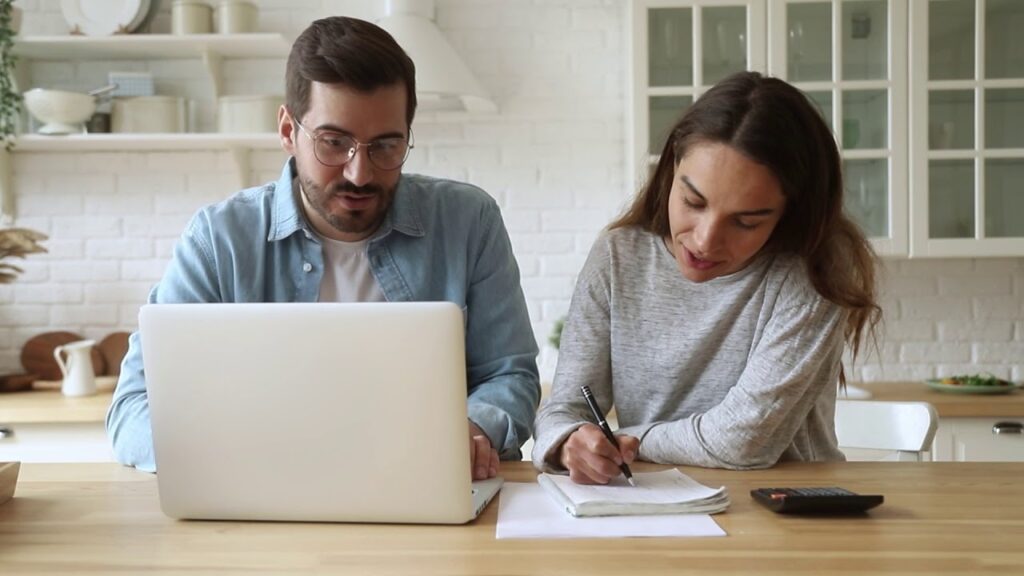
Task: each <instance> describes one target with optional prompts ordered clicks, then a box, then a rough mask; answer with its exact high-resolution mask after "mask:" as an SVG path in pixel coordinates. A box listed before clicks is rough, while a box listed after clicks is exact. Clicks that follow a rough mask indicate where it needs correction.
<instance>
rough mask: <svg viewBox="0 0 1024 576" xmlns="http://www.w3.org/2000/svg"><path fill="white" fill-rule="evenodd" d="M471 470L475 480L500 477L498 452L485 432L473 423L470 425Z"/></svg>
mask: <svg viewBox="0 0 1024 576" xmlns="http://www.w3.org/2000/svg"><path fill="white" fill-rule="evenodd" d="M469 470H470V473H471V474H472V475H473V480H486V479H488V478H494V477H495V476H497V475H498V451H497V450H495V449H494V448H492V447H491V441H490V440H489V439H488V438H487V435H486V434H484V431H483V430H481V429H480V427H479V426H477V425H476V424H474V423H473V422H472V421H470V423H469Z"/></svg>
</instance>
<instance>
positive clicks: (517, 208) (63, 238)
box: [0, 0, 1024, 380]
mask: <svg viewBox="0 0 1024 576" xmlns="http://www.w3.org/2000/svg"><path fill="white" fill-rule="evenodd" d="M17 4H19V5H21V6H22V7H24V8H25V10H26V14H25V17H24V21H23V28H22V29H23V32H24V33H25V34H36V35H39V34H63V33H65V31H66V25H65V23H64V21H63V18H62V17H61V14H60V9H59V3H58V2H56V1H54V0H20V1H18V2H17ZM170 4H171V3H170V2H163V3H162V4H161V12H160V14H159V15H158V17H157V18H156V19H155V20H154V23H153V31H155V32H166V31H167V30H168V29H169V7H170ZM258 4H259V6H260V26H261V29H262V30H265V31H274V32H281V33H284V34H286V35H289V36H294V35H296V34H297V33H298V32H299V31H301V30H302V29H303V28H304V27H305V26H306V25H307V24H308V23H309V22H310V21H311V20H313V19H315V18H319V17H322V16H326V15H330V14H346V15H351V16H356V17H361V18H370V19H372V18H374V17H376V16H378V15H380V13H381V10H382V8H381V6H382V4H383V2H377V1H375V0H258ZM437 12H438V14H437V20H438V22H439V25H440V27H441V28H442V30H443V31H444V33H445V35H446V36H447V38H448V39H449V40H450V41H451V42H452V44H453V45H454V46H455V48H456V50H458V51H459V52H460V53H461V54H462V56H463V57H464V58H465V60H466V62H467V64H468V65H469V67H470V68H471V69H472V70H473V71H474V72H475V73H476V74H477V76H478V78H479V79H480V81H481V82H482V83H483V85H484V86H485V87H486V89H487V90H488V91H489V92H490V93H491V94H492V96H493V97H494V99H495V101H496V102H497V104H498V106H499V108H500V112H499V113H498V114H497V115H489V116H484V117H474V118H464V119H453V118H452V117H450V116H449V117H444V116H441V115H437V114H435V115H421V117H420V118H419V119H418V120H417V122H416V125H415V126H414V130H415V133H416V138H417V148H416V150H415V152H414V154H413V156H412V158H411V159H410V162H409V164H408V170H409V171H419V172H424V173H428V174H433V175H438V176H445V177H451V178H457V179H462V180H468V181H470V182H473V183H474V184H477V185H479V186H481V187H482V188H484V189H485V190H487V191H488V192H489V193H491V194H492V195H493V196H494V197H495V198H496V199H497V200H498V201H499V203H500V204H501V206H502V209H503V211H504V214H505V219H506V223H507V225H508V228H509V231H510V234H511V237H512V243H513V247H514V249H515V251H516V255H517V257H518V259H519V262H520V267H521V271H522V274H523V288H524V291H525V292H526V295H527V299H528V304H529V310H530V314H531V317H532V319H533V326H534V330H535V332H536V336H537V340H538V342H539V343H540V345H541V348H542V354H541V358H540V364H541V367H542V373H543V375H544V377H545V378H550V376H551V374H552V373H553V370H554V362H555V354H554V353H553V351H552V349H551V348H550V346H549V345H548V343H547V336H548V334H549V332H550V330H551V327H552V325H553V324H554V322H555V320H557V319H558V318H559V317H560V316H562V315H563V314H565V312H566V311H567V309H568V305H569V299H570V296H571V290H572V285H573V281H574V278H575V274H576V273H577V271H578V270H579V268H580V266H581V265H582V263H583V261H584V259H585V258H586V254H587V252H588V250H589V247H590V244H591V243H592V242H593V239H594V237H595V235H596V234H597V232H598V231H599V230H600V228H601V227H602V226H603V225H604V224H605V223H607V222H608V221H609V220H610V219H611V218H612V216H613V215H615V214H616V213H617V212H618V210H619V209H621V207H622V206H623V204H624V202H625V201H626V199H627V198H628V196H629V194H630V193H631V190H628V189H627V187H628V186H629V183H627V182H626V181H625V178H624V159H625V157H626V154H627V151H626V145H625V140H624V135H625V133H626V126H625V93H626V86H627V79H626V76H625V67H626V58H627V45H626V37H625V34H624V27H625V7H624V3H623V2H621V1H620V0H558V1H553V0H438V2H437ZM111 69H116V70H148V71H151V72H153V73H154V75H155V76H156V78H157V86H158V89H159V90H161V91H162V92H164V93H169V94H175V95H181V96H185V97H188V98H191V99H194V100H196V102H197V116H198V122H199V129H200V130H206V131H208V130H212V128H213V117H214V116H213V110H214V103H213V102H212V99H211V95H210V86H209V84H208V82H207V81H206V80H205V73H204V72H203V69H202V65H201V63H199V62H197V61H191V60H188V61H177V60H175V61H159V62H118V63H116V64H111V63H105V62H88V63H78V64H72V63H47V64H36V65H34V66H33V67H32V68H31V70H30V77H31V81H32V82H33V84H35V85H40V86H48V87H67V88H76V89H82V88H91V87H96V86H100V85H102V84H104V83H105V79H106V73H107V71H108V70H111ZM283 71H284V62H283V60H282V61H277V60H259V61H252V62H237V63H234V64H232V65H231V66H227V67H226V74H225V86H226V90H227V93H229V94H243V93H273V92H277V93H283V80H282V77H283ZM25 88H28V87H25ZM282 160H283V156H282V154H280V153H274V152H263V151H259V152H254V153H253V154H252V174H251V176H252V180H253V182H262V181H266V180H269V179H272V178H276V177H277V174H278V173H279V171H280V167H281V163H282ZM14 170H15V177H14V187H15V192H16V201H17V205H18V219H17V221H16V222H15V224H17V225H20V226H29V227H32V228H37V229H39V230H42V231H44V232H46V233H48V234H50V236H51V239H50V240H49V241H47V243H46V245H47V247H48V248H49V253H48V254H44V255H35V256H32V257H31V258H30V259H29V260H27V261H26V262H25V263H24V264H25V266H24V267H25V269H26V272H25V274H24V275H23V276H22V277H21V278H19V280H18V281H17V282H16V283H15V284H13V285H8V286H0V373H2V372H12V371H17V370H19V369H20V368H19V366H18V351H19V349H20V347H21V345H22V344H23V343H24V342H25V340H26V339H28V338H29V337H31V336H32V335H34V334H37V333H39V332H43V331H47V330H73V331H77V332H79V333H81V334H83V335H84V336H87V337H93V338H102V337H103V336H105V335H106V334H108V333H109V332H112V331H114V330H124V329H132V328H134V325H135V318H136V315H137V312H138V306H139V304H141V303H142V302H143V301H144V300H145V297H146V295H147V293H148V291H149V288H150V286H151V285H152V283H153V282H154V281H155V280H156V279H157V278H158V277H159V275H160V274H161V272H162V269H163V267H164V265H165V264H166V261H167V259H168V258H169V256H170V254H171V250H172V248H173V245H174V242H175V240H176V238H177V236H178V235H179V233H180V232H181V229H182V227H183V226H184V224H185V222H186V221H187V220H188V217H189V216H190V215H191V214H192V213H193V212H194V211H195V209H196V208H198V207H199V206H201V205H203V204H206V203H210V202H214V201H217V200H219V199H221V198H223V197H225V196H227V195H229V194H231V193H232V192H234V190H233V187H234V185H233V183H232V178H233V172H232V170H233V164H232V161H231V158H230V156H229V155H228V154H227V153H224V152H208V151H194V152H173V153H172V152H167V153H155V152H145V151H141V152H137V153H129V152H124V153H117V152H103V153H84V154H55V153H46V154H41V153H18V154H16V155H15V161H14ZM881 285H882V290H883V303H884V306H885V313H886V321H885V324H884V326H883V329H882V331H881V333H880V340H879V342H878V350H877V351H876V350H875V349H874V348H873V347H872V345H871V344H870V343H869V344H868V345H866V346H865V352H864V353H863V355H862V357H861V358H860V359H859V360H858V362H857V364H856V365H855V366H854V367H853V369H852V373H851V376H852V378H853V379H865V380H882V379H903V378H910V379H918V378H925V377H931V376H936V375H939V374H946V373H950V372H965V371H966V372H973V371H979V370H988V371H991V372H992V373H994V374H996V375H999V376H1003V377H1012V378H1015V379H1024V259H998V260H996V259H991V260H980V259H979V260H972V259H956V260H929V261H891V262H888V263H887V265H886V274H885V278H884V280H883V281H882V283H881Z"/></svg>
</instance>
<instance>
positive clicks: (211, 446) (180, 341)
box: [139, 302, 502, 524]
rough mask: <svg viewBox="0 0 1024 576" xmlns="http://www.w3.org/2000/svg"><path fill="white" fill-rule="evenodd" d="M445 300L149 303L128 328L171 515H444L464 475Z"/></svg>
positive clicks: (461, 517) (459, 328)
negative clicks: (137, 348) (133, 328)
mask: <svg viewBox="0 0 1024 576" xmlns="http://www.w3.org/2000/svg"><path fill="white" fill-rule="evenodd" d="M463 324H464V319H463V315H462V311H461V310H460V309H459V308H458V307H457V306H455V305H454V304H451V303H442V302H431V303H427V302H420V303H365V304H326V303H325V304H305V303H303V304H150V305H146V306H143V307H142V311H141V312H140V314H139V326H140V331H141V335H142V350H143V358H144V363H145V370H146V382H147V389H148V393H149V407H150V415H151V418H152V426H153V444H154V450H155V455H156V464H157V482H158V484H159V492H160V505H161V507H162V508H163V511H164V513H165V514H167V515H168V516H171V517H174V518H196V519H224V520H282V521H315V522H400V523H431V524H435V523H436V524H458V523H463V522H468V521H469V520H472V519H473V518H475V517H476V515H477V514H479V513H480V511H481V510H483V508H484V507H485V506H486V505H487V503H488V502H489V501H490V500H491V499H492V498H493V497H494V495H495V493H497V491H498V489H499V488H500V487H501V483H502V481H501V479H500V478H497V479H492V480H487V481H483V482H471V479H470V461H469V438H468V428H467V426H468V424H467V420H466V363H465V342H464V336H463V330H464V328H463Z"/></svg>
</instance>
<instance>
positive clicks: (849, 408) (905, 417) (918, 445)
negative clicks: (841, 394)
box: [836, 400, 939, 461]
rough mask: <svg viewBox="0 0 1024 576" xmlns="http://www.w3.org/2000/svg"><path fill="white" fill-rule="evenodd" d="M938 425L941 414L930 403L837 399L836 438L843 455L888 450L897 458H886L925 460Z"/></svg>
mask: <svg viewBox="0 0 1024 576" xmlns="http://www.w3.org/2000/svg"><path fill="white" fill-rule="evenodd" d="M938 423H939V415H938V412H936V411H935V407H934V406H932V405H931V404H929V403H927V402H881V401H873V400H836V437H837V438H838V440H839V448H840V449H843V450H844V452H846V451H847V450H846V449H848V448H853V449H858V450H875V451H888V452H890V453H895V458H886V459H895V460H908V461H913V460H922V459H923V455H922V452H930V451H931V446H932V439H933V438H934V437H935V429H936V428H938ZM847 456H848V457H849V453H848V454H847ZM851 459H852V458H851Z"/></svg>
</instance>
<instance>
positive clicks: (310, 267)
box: [302, 262, 313, 272]
mask: <svg viewBox="0 0 1024 576" xmlns="http://www.w3.org/2000/svg"><path fill="white" fill-rule="evenodd" d="M302 269H303V270H304V271H306V272H312V271H313V265H312V264H310V263H309V262H306V263H304V264H303V265H302Z"/></svg>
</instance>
